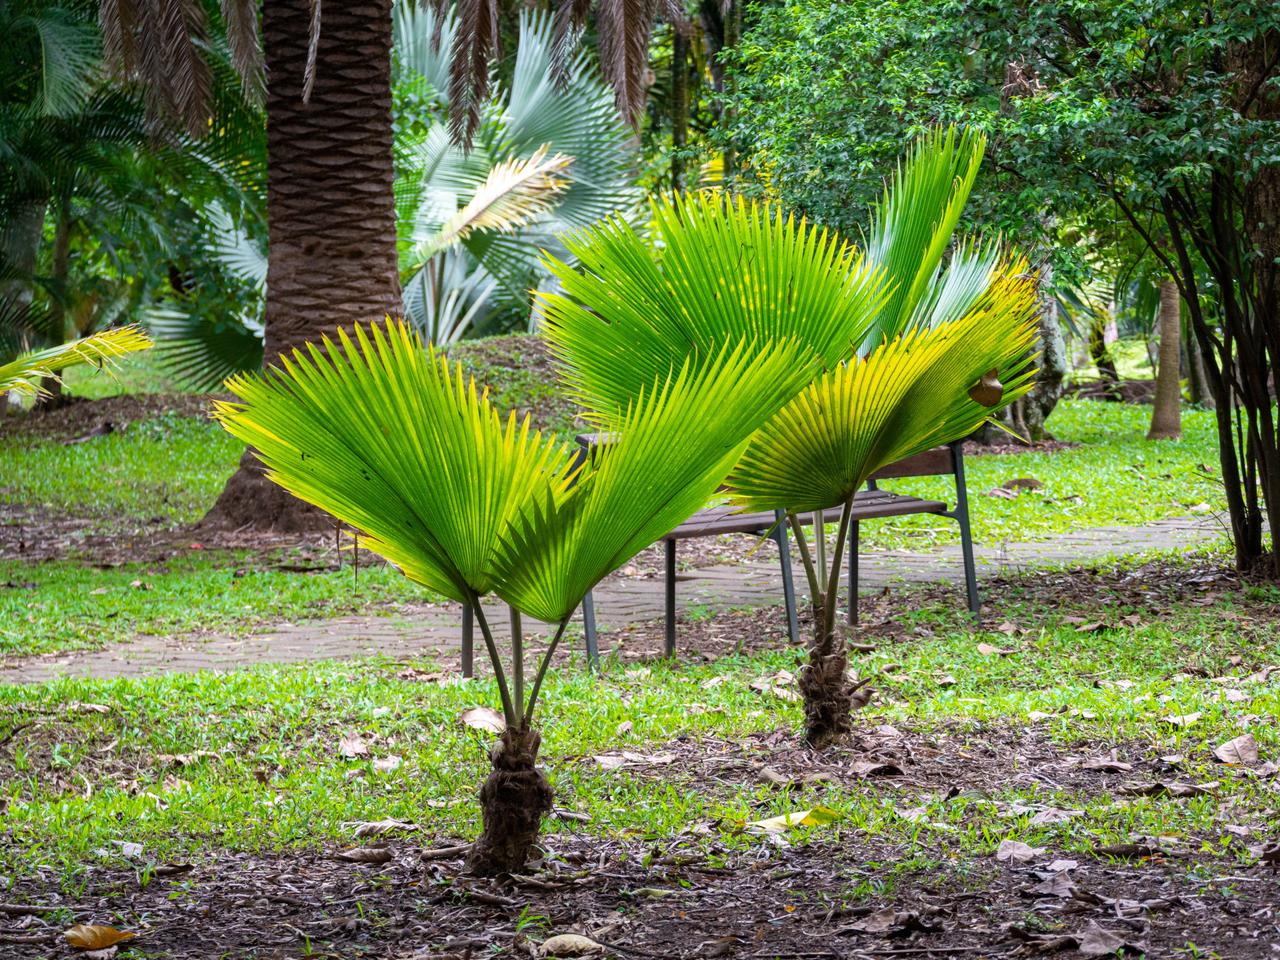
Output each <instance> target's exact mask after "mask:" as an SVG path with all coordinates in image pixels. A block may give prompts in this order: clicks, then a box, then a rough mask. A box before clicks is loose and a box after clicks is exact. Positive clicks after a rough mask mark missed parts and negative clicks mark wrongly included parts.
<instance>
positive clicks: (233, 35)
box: [222, 0, 265, 103]
mask: <svg viewBox="0 0 1280 960" xmlns="http://www.w3.org/2000/svg"><path fill="white" fill-rule="evenodd" d="M222 23H223V26H225V27H226V31H227V46H228V47H229V48H230V50H231V62H232V63H233V64H235V68H236V72H237V73H238V74H240V80H241V84H242V86H243V89H244V93H245V96H246V97H247V98H248V99H249V100H250V101H252V102H254V103H257V102H259V101H260V100H261V99H262V94H263V88H264V85H265V77H264V73H263V61H262V44H261V43H260V42H259V39H258V2H257V0H222Z"/></svg>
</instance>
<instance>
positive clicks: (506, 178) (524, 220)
mask: <svg viewBox="0 0 1280 960" xmlns="http://www.w3.org/2000/svg"><path fill="white" fill-rule="evenodd" d="M547 146H548V145H547V144H545V143H544V144H543V145H542V146H540V147H539V148H538V149H537V150H535V151H534V152H533V153H532V154H531V155H530V156H528V157H512V158H510V159H508V160H504V161H503V162H501V163H498V164H495V165H494V167H493V168H492V169H491V170H490V171H489V173H488V176H486V177H485V179H484V182H483V183H481V184H480V185H479V186H478V187H477V188H476V191H475V194H474V195H473V196H472V197H471V199H470V200H468V201H467V203H466V204H465V205H464V206H463V207H462V208H461V209H460V210H458V211H457V212H456V213H455V214H453V215H452V216H451V217H449V219H448V220H446V221H445V223H444V225H443V226H442V227H441V228H440V232H439V233H437V234H436V235H435V236H433V237H431V238H430V239H428V240H426V241H425V242H424V243H423V244H421V245H420V246H419V248H418V249H417V250H416V251H415V255H416V258H417V259H418V260H419V261H422V260H426V259H428V258H429V257H431V256H432V255H434V254H436V253H438V252H440V251H441V250H447V249H448V248H449V247H451V246H453V245H454V244H455V243H461V242H462V241H464V240H466V239H467V238H468V237H469V236H471V234H473V233H475V232H476V231H480V230H494V231H498V232H501V233H509V232H511V231H513V230H515V229H516V228H518V227H522V226H524V225H525V224H528V223H530V222H531V221H533V220H534V219H536V218H537V217H539V216H542V215H543V214H546V213H547V212H548V211H550V210H551V208H552V206H553V205H554V202H555V199H556V197H557V196H559V195H560V194H561V193H563V192H564V190H565V188H566V187H567V186H568V183H569V181H568V179H567V178H566V176H565V171H567V170H568V169H569V165H570V164H571V163H572V162H573V158H572V157H568V156H565V155H564V154H562V153H557V154H556V155H555V156H552V157H548V156H547Z"/></svg>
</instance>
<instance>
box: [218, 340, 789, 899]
mask: <svg viewBox="0 0 1280 960" xmlns="http://www.w3.org/2000/svg"><path fill="white" fill-rule="evenodd" d="M812 373H813V367H812V365H811V364H809V363H807V362H805V361H804V360H803V359H802V357H801V348H800V345H799V343H797V342H796V341H773V340H770V341H767V342H764V341H757V340H751V341H738V342H728V343H727V344H726V345H724V346H722V347H720V348H717V349H716V350H715V351H714V354H713V355H712V356H710V357H707V358H706V359H705V362H704V363H702V364H700V365H699V366H698V369H697V370H695V369H694V367H693V365H692V364H688V363H686V364H684V365H683V366H680V367H678V368H677V369H674V370H668V371H667V372H666V373H664V374H662V375H660V376H658V377H656V378H655V379H654V380H652V381H651V382H650V383H649V385H648V386H647V387H646V388H645V389H644V390H643V391H641V394H640V395H639V396H638V397H637V398H636V402H635V403H634V404H633V406H632V407H631V409H630V410H629V411H628V412H627V413H626V414H625V415H623V416H621V417H620V418H618V419H617V420H616V422H615V424H614V425H615V426H616V427H617V433H618V437H619V439H618V440H617V442H616V443H615V444H614V445H613V446H611V448H610V449H609V451H608V453H607V454H606V455H605V456H602V457H599V458H597V459H595V460H594V461H592V462H589V463H587V464H585V465H582V466H580V467H575V466H571V465H570V464H571V457H570V447H571V446H572V445H571V444H566V443H563V442H561V441H560V440H559V439H557V438H556V437H554V436H551V437H546V438H544V437H543V436H542V435H541V434H540V433H536V432H532V431H531V430H530V428H529V421H528V418H527V417H526V418H525V420H524V421H523V422H517V420H516V418H515V414H514V413H512V414H511V415H510V416H509V417H507V418H505V419H504V418H502V417H500V416H499V415H498V413H497V412H496V411H495V410H494V409H493V408H492V406H491V405H490V403H489V400H488V397H487V394H484V395H482V394H478V393H477V391H476V388H475V384H474V382H471V383H467V382H464V380H463V378H462V374H461V371H460V370H459V369H458V368H457V367H456V366H451V365H450V364H449V362H448V361H447V359H445V358H444V357H443V356H442V355H437V354H435V353H434V352H428V351H427V350H425V349H423V345H422V343H421V342H420V341H419V340H418V339H417V338H416V337H415V336H414V335H413V334H412V333H411V332H410V330H409V328H408V327H407V326H406V325H404V324H397V325H394V326H392V327H390V328H388V329H386V330H385V331H384V329H383V328H381V327H374V328H373V329H372V331H371V332H369V333H366V332H365V330H364V329H363V328H359V327H357V328H356V330H355V333H354V336H348V335H347V333H346V332H345V331H341V332H340V333H339V337H338V340H337V343H336V345H335V344H334V343H331V342H329V341H328V340H326V341H325V343H324V344H323V347H322V348H320V347H317V346H316V345H311V346H310V347H309V348H308V349H307V350H306V351H302V350H298V351H294V352H293V353H292V354H290V355H287V356H283V357H281V358H280V366H279V367H276V368H273V369H270V370H269V371H268V372H267V374H266V375H265V376H262V377H259V376H256V375H250V376H244V377H239V378H234V379H232V380H231V381H230V382H229V384H228V385H229V387H230V388H231V390H232V392H233V393H235V394H236V396H237V397H238V398H239V401H240V402H238V403H222V404H219V405H218V410H217V416H218V418H219V419H220V420H221V422H222V423H223V425H224V426H225V427H226V428H227V429H228V430H230V431H231V432H232V433H233V434H235V435H236V436H237V437H239V438H240V439H242V440H244V441H245V442H246V443H249V444H251V445H252V446H253V447H254V448H256V449H257V450H258V451H260V455H261V457H262V458H263V461H264V462H265V464H266V467H267V470H268V475H269V476H270V477H271V479H272V480H274V481H275V482H276V483H278V484H280V485H281V486H282V487H283V488H284V489H287V490H289V491H290V492H291V493H293V494H294V495H296V496H298V497H301V498H302V499H304V500H306V501H308V502H310V503H313V504H316V505H317V506H319V507H321V508H323V509H324V510H326V511H328V512H329V513H331V514H333V515H334V516H335V517H337V518H338V519H340V520H342V521H344V522H345V523H348V524H351V525H352V526H353V527H355V528H356V529H358V530H360V531H362V532H363V533H364V535H365V539H364V543H365V545H367V546H368V547H369V548H370V549H372V550H374V551H375V552H377V553H380V554H381V555H382V556H384V557H386V558H387V559H388V560H390V561H391V562H392V563H394V564H395V565H396V566H397V567H399V568H400V569H401V570H402V571H403V572H404V573H405V575H406V576H408V577H409V578H410V579H412V580H414V581H417V582H418V583H421V584H423V585H425V586H427V587H429V588H431V589H432V590H436V591H438V592H440V593H443V594H444V595H446V596H448V597H451V598H453V599H454V600H457V601H459V602H462V603H467V604H469V605H470V606H471V607H472V609H474V610H475V611H476V619H477V623H478V624H479V627H480V630H481V633H482V635H483V637H484V640H485V647H486V649H487V651H488V654H489V660H490V666H491V667H492V670H493V674H494V677H495V680H496V683H497V687H498V695H499V699H500V700H501V704H502V713H503V717H504V719H505V723H506V727H505V730H504V732H503V733H502V735H501V739H500V740H499V741H498V743H496V744H495V745H494V747H493V749H492V750H491V751H490V760H491V762H492V766H493V771H492V773H491V774H490V776H489V778H488V779H487V780H486V781H485V783H484V785H483V787H482V788H481V792H480V800H481V808H482V813H483V818H484V829H483V832H482V833H481V835H480V838H479V839H478V840H477V841H476V843H475V844H474V846H473V847H472V849H471V853H470V856H469V858H468V864H469V866H470V868H471V869H472V870H474V871H476V872H479V873H485V874H499V873H510V872H518V871H519V870H520V869H521V868H522V867H523V866H524V863H525V861H526V859H527V858H528V855H529V851H530V849H531V847H532V845H533V843H534V841H535V839H536V838H537V835H538V831H539V829H540V826H541V822H542V818H543V817H544V816H545V815H546V814H548V813H549V812H550V810H551V799H552V791H551V787H550V785H549V784H548V783H547V781H546V779H545V777H544V776H543V775H542V773H541V772H540V771H539V770H538V768H537V765H536V761H537V755H538V750H539V747H540V744H541V734H540V733H539V731H538V728H537V726H536V725H535V724H534V717H535V708H536V705H537V702H538V696H539V693H540V692H541V690H542V684H543V680H544V678H545V676H546V672H547V670H548V668H549V665H550V663H551V659H552V657H553V656H554V654H555V650H556V646H557V644H558V643H559V641H560V639H561V637H562V636H563V635H564V632H565V628H566V626H567V625H568V622H569V618H570V616H571V615H572V614H573V611H574V610H575V609H576V608H577V607H578V605H579V604H580V603H581V601H582V598H583V596H584V595H585V594H586V593H587V591H589V590H590V589H591V588H592V587H593V586H594V585H595V584H596V583H597V582H598V581H599V580H600V579H601V578H602V577H604V576H605V575H606V574H608V573H609V572H610V571H612V570H615V569H617V568H618V567H619V566H621V565H622V564H624V563H625V562H626V561H627V560H628V559H629V558H631V557H632V556H634V555H635V554H636V553H637V552H638V551H640V550H642V549H644V548H645V547H646V546H648V544H650V543H651V542H653V540H654V539H656V538H657V537H660V536H661V535H662V534H663V533H665V532H666V531H667V530H669V529H670V528H671V527H673V526H675V525H676V524H677V523H679V522H680V521H681V520H683V519H684V517H685V516H687V515H688V514H689V513H691V512H692V511H693V510H695V509H697V508H698V507H700V506H701V505H702V503H704V502H705V501H706V499H707V498H708V497H709V496H711V495H712V494H713V493H714V491H715V490H716V488H717V486H718V485H719V484H720V483H721V482H722V481H723V480H724V477H725V475H726V474H727V473H728V471H729V469H730V468H731V467H732V466H733V465H734V463H736V462H737V461H738V459H739V458H740V457H741V455H742V453H743V451H744V449H745V445H746V442H747V441H748V439H749V438H750V437H751V435H752V433H753V432H754V431H755V430H756V429H758V428H759V427H760V426H761V425H762V424H763V423H764V422H765V421H766V420H767V419H768V418H769V417H770V416H772V415H773V414H774V413H775V412H776V411H777V410H778V409H779V407H780V406H781V405H782V404H783V403H785V402H786V400H787V399H788V398H789V397H791V396H794V394H795V393H796V391H797V390H799V389H800V388H801V387H802V386H803V385H804V383H806V382H807V381H808V380H809V378H810V377H811V375H812ZM489 594H493V595H496V596H498V597H500V598H501V599H502V600H505V601H506V602H507V603H509V604H511V605H512V607H514V608H515V609H517V610H519V611H521V612H523V613H525V614H527V615H529V616H531V617H535V618H537V619H539V620H542V621H544V622H546V623H550V624H554V625H555V635H554V639H553V640H552V642H551V644H550V646H549V647H548V649H547V650H546V652H545V653H544V654H543V656H542V658H541V660H540V661H539V662H538V665H537V668H536V671H535V672H534V673H533V675H532V684H530V685H528V688H527V691H526V682H525V681H526V674H525V652H524V649H523V642H522V639H521V637H520V635H519V633H518V632H517V633H516V634H514V635H513V636H512V640H511V643H512V649H511V655H510V658H509V659H508V658H507V657H505V656H504V655H503V654H502V652H501V651H499V649H498V645H497V642H496V640H495V637H494V635H493V632H492V630H491V629H490V627H489V624H488V621H487V620H486V619H485V616H484V609H483V607H482V606H481V604H480V602H479V601H480V599H481V598H482V597H484V596H486V595H489Z"/></svg>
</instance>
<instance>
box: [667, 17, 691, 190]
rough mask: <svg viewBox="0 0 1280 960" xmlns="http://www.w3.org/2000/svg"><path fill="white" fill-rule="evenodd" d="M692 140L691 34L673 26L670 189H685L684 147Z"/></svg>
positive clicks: (677, 26)
mask: <svg viewBox="0 0 1280 960" xmlns="http://www.w3.org/2000/svg"><path fill="white" fill-rule="evenodd" d="M688 142H689V34H688V31H687V30H686V29H684V28H682V27H681V26H679V25H678V24H677V25H673V26H672V28H671V189H673V190H679V191H683V190H684V188H685V186H686V184H685V172H684V168H685V158H684V149H685V147H686V145H687V144H688Z"/></svg>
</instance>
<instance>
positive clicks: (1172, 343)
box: [1147, 280, 1182, 440]
mask: <svg viewBox="0 0 1280 960" xmlns="http://www.w3.org/2000/svg"><path fill="white" fill-rule="evenodd" d="M1181 334H1182V301H1181V298H1180V297H1179V296H1178V285H1177V284H1176V283H1174V282H1173V281H1172V280H1161V281H1160V366H1159V367H1158V368H1157V370H1156V396H1155V402H1154V403H1153V404H1152V407H1151V429H1150V430H1148V431H1147V439H1148V440H1164V439H1172V438H1177V437H1181V436H1182V378H1181V376H1180V374H1181V371H1180V370H1179V369H1178V359H1179V354H1180V353H1181V352H1182V336H1181Z"/></svg>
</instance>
